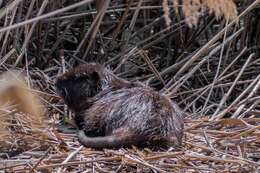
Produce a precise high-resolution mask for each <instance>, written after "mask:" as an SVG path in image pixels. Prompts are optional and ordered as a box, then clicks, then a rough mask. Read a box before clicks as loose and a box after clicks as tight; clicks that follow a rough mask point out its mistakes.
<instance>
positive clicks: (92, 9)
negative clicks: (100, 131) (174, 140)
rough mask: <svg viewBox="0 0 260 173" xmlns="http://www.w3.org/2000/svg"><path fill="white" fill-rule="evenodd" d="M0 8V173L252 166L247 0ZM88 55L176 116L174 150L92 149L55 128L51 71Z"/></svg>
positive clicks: (253, 74)
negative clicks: (171, 103) (175, 107)
mask: <svg viewBox="0 0 260 173" xmlns="http://www.w3.org/2000/svg"><path fill="white" fill-rule="evenodd" d="M0 5H1V9H0V22H1V28H0V42H1V47H0V71H1V72H5V71H10V72H9V73H4V75H2V77H1V78H0V172H1V171H2V170H5V171H6V172H36V171H40V170H41V171H42V172H76V171H81V172H84V171H85V172H259V171H260V169H259V167H260V131H259V129H260V116H259V115H260V98H259V93H260V92H259V87H260V70H259V69H260V57H259V56H260V20H259V19H260V1H259V0H248V1H243V0H233V1H232V0H179V1H177V0H171V1H167V0H161V1H156V0H126V1H121V0H118V1H116V0H111V1H110V0H97V1H93V2H91V0H82V1H79V0H73V1H71V0H70V1H69V0H63V1H49V0H30V1H29V0H6V1H0ZM93 61H95V62H100V63H103V64H105V65H106V66H107V67H109V68H110V69H112V70H113V71H114V72H115V73H116V74H118V75H119V76H120V77H124V78H127V79H128V80H131V81H141V82H143V83H144V84H147V85H150V86H153V87H155V88H156V89H158V90H160V91H161V92H163V93H165V94H166V95H168V96H169V97H171V98H172V99H174V100H175V101H176V102H177V103H178V104H179V106H180V107H182V108H183V109H184V110H185V111H186V112H188V113H189V115H188V116H187V117H185V139H184V141H183V147H182V148H181V149H176V148H170V149H169V150H164V149H161V150H153V149H151V148H150V149H148V148H145V149H137V148H135V147H132V148H129V149H119V150H103V151H96V150H92V149H90V148H84V147H82V146H80V145H79V143H78V142H77V138H76V136H75V135H74V134H71V135H68V134H63V133H59V132H58V131H57V124H61V123H71V122H70V118H71V116H73V114H72V113H71V112H70V111H68V110H67V108H66V107H65V106H64V104H63V103H62V102H61V100H60V99H59V97H58V96H57V95H56V93H55V88H54V85H53V84H54V81H55V78H56V76H57V74H60V73H62V72H64V71H65V70H66V69H68V68H71V67H74V66H76V65H78V64H82V63H84V62H93ZM20 73H23V74H24V75H25V77H19V76H20V75H18V74H20ZM22 76H23V75H22ZM25 81H26V82H25ZM40 103H41V104H40ZM62 117H66V118H65V119H62ZM60 121H61V122H60Z"/></svg>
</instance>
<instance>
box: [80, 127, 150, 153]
mask: <svg viewBox="0 0 260 173" xmlns="http://www.w3.org/2000/svg"><path fill="white" fill-rule="evenodd" d="M78 139H79V142H80V143H81V144H82V145H84V146H85V147H90V148H96V149H102V148H120V147H126V146H131V145H139V144H140V143H141V142H142V141H144V140H145V139H144V138H142V137H140V136H136V135H135V136H134V135H111V136H101V137H88V136H86V134H85V132H84V131H83V130H80V131H79V132H78Z"/></svg>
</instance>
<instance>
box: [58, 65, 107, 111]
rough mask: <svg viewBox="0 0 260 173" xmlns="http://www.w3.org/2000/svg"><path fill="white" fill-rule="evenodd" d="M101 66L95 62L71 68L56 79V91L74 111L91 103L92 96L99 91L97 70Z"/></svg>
mask: <svg viewBox="0 0 260 173" xmlns="http://www.w3.org/2000/svg"><path fill="white" fill-rule="evenodd" d="M101 67H102V66H101V65H99V64H95V63H90V64H85V65H81V66H78V67H77V68H75V69H71V70H69V71H68V72H66V73H64V74H63V75H61V76H59V77H58V78H57V80H56V83H55V86H56V92H57V93H58V94H59V95H60V96H61V97H62V99H63V100H64V101H65V103H66V104H67V105H68V106H69V108H71V109H72V110H74V111H80V110H81V109H83V108H87V107H88V106H89V104H91V100H92V98H93V97H94V96H95V95H97V94H98V93H99V92H100V91H101V79H100V75H99V73H98V71H99V70H100V68H101Z"/></svg>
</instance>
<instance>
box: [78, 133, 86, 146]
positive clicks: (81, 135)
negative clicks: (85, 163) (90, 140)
mask: <svg viewBox="0 0 260 173" xmlns="http://www.w3.org/2000/svg"><path fill="white" fill-rule="evenodd" d="M77 136H78V141H79V143H80V144H83V139H84V138H85V136H86V135H85V132H84V130H79V131H78V132H77Z"/></svg>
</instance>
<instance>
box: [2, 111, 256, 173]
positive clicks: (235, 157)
mask: <svg viewBox="0 0 260 173" xmlns="http://www.w3.org/2000/svg"><path fill="white" fill-rule="evenodd" d="M185 122H186V128H185V129H186V130H185V137H184V141H183V147H182V148H180V149H176V148H169V149H168V150H164V149H161V150H156V151H154V150H151V149H148V148H144V149H138V148H135V147H132V148H122V149H119V150H108V149H104V150H100V151H97V150H93V149H90V148H84V147H82V146H80V145H79V143H78V142H77V137H76V136H75V135H73V134H72V135H67V134H62V133H58V132H57V131H56V130H55V128H53V127H51V126H50V125H49V126H48V129H46V134H48V135H47V136H48V137H46V136H45V137H43V138H41V137H39V136H41V135H42V134H38V135H37V132H34V133H36V134H34V136H33V137H31V138H29V137H25V136H20V137H18V138H15V142H14V141H13V142H11V141H6V142H7V144H8V145H10V146H12V149H13V150H14V151H13V152H12V153H11V154H13V157H10V158H5V159H1V160H0V170H5V171H6V172H25V171H26V172H27V171H28V172H35V171H42V172H258V171H260V170H259V167H260V148H259V146H260V132H259V128H260V119H259V118H253V116H252V118H246V119H223V120H219V121H208V120H207V119H206V118H205V119H197V120H191V119H186V120H185ZM22 141H24V142H25V141H26V142H27V144H24V145H22V144H21V143H19V142H22ZM9 142H11V143H9ZM18 143H19V146H18ZM16 147H17V148H16ZM26 148H27V149H26ZM9 154H10V153H9ZM2 157H4V155H2Z"/></svg>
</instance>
